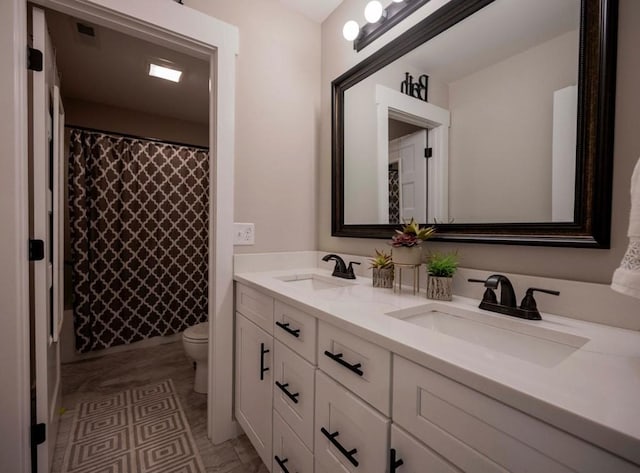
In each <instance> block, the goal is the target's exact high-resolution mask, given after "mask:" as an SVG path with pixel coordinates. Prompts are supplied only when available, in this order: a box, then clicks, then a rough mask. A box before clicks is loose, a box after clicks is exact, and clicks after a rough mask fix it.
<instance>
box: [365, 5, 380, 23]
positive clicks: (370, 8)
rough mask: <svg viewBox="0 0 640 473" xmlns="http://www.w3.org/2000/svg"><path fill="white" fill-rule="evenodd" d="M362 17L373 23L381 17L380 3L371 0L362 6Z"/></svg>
mask: <svg viewBox="0 0 640 473" xmlns="http://www.w3.org/2000/svg"><path fill="white" fill-rule="evenodd" d="M364 17H365V18H366V20H367V21H368V22H369V23H375V22H376V21H378V20H379V19H380V18H381V17H382V3H380V2H379V1H378V0H371V1H370V2H369V3H367V6H366V7H364Z"/></svg>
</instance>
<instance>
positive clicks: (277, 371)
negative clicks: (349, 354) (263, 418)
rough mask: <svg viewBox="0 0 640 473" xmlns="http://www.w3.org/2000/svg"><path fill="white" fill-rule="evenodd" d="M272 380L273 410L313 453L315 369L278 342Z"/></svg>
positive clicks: (276, 342)
mask: <svg viewBox="0 0 640 473" xmlns="http://www.w3.org/2000/svg"><path fill="white" fill-rule="evenodd" d="M273 376H274V385H273V386H274V387H273V408H274V409H275V410H276V411H278V412H279V413H280V415H282V418H283V419H284V420H285V421H287V424H289V425H290V426H291V428H292V429H293V430H294V431H295V432H296V434H298V436H299V437H300V439H301V440H302V441H303V442H304V443H305V445H306V446H307V447H309V448H311V449H313V415H314V412H313V408H314V402H313V400H314V398H315V369H314V367H313V366H311V365H310V364H309V363H307V362H306V361H305V360H303V359H302V358H300V357H299V356H298V355H296V354H295V353H294V352H292V351H291V350H289V349H288V348H287V347H285V346H284V345H283V344H282V343H280V342H278V341H275V360H274V368H273Z"/></svg>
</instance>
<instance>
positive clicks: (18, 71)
mask: <svg viewBox="0 0 640 473" xmlns="http://www.w3.org/2000/svg"><path fill="white" fill-rule="evenodd" d="M12 1H13V3H14V4H15V5H16V12H15V17H14V18H13V33H14V34H13V37H14V42H15V48H14V51H15V57H14V58H13V67H14V71H15V80H16V84H17V85H16V89H17V90H16V92H17V93H16V94H15V102H14V113H13V116H14V117H15V119H16V131H15V138H16V141H15V143H14V150H13V151H14V152H13V153H12V156H13V161H10V158H7V159H6V160H7V161H8V163H7V165H9V164H12V165H13V168H12V169H15V173H16V176H15V177H16V183H18V184H17V186H18V189H17V195H15V201H16V213H15V215H14V218H12V219H11V221H12V222H14V223H15V230H14V232H15V235H14V237H15V238H16V240H15V242H16V245H17V246H19V247H16V248H12V251H13V254H14V255H15V257H14V258H13V259H12V261H14V263H15V267H16V270H15V273H16V276H17V281H18V282H17V284H18V287H17V293H16V295H15V298H14V299H13V301H14V302H15V304H14V307H15V309H16V319H15V320H16V322H17V323H19V324H20V326H19V330H18V333H17V334H16V335H17V339H18V349H19V353H20V357H19V359H18V360H17V362H18V364H19V365H20V366H19V367H20V373H21V376H22V377H23V378H22V379H20V380H19V381H21V383H20V384H19V386H21V387H22V389H21V395H20V399H18V400H17V406H16V407H17V409H18V410H19V411H20V413H21V418H22V419H23V422H22V423H21V424H22V428H21V429H19V432H20V434H21V435H14V436H13V437H11V439H13V438H15V439H16V441H15V443H13V442H11V439H10V438H9V437H8V436H4V438H5V444H4V445H3V449H4V448H7V449H10V450H12V451H15V452H19V453H20V458H21V461H17V460H16V461H15V462H14V463H12V465H16V467H15V468H13V467H11V471H15V472H16V473H18V472H24V473H26V472H27V471H28V465H29V442H28V440H29V439H28V433H29V394H28V392H29V391H28V386H29V383H28V379H29V362H28V319H29V318H28V264H27V262H26V256H25V255H26V252H25V250H24V247H23V245H24V244H25V242H26V240H27V235H28V228H27V215H28V214H27V205H28V193H27V185H26V176H27V174H26V173H27V169H26V160H25V159H24V156H26V149H27V147H26V133H27V109H26V107H27V105H26V104H27V101H26V68H25V62H26V61H25V58H24V56H25V54H24V51H25V50H26V0H12ZM35 3H37V4H40V5H43V6H46V7H48V8H52V9H55V10H58V11H62V12H64V13H67V14H71V15H73V16H74V17H76V18H81V19H84V20H86V21H92V22H94V23H96V24H100V25H103V26H107V27H109V28H113V29H116V30H118V31H122V32H125V33H127V34H130V35H133V36H137V37H142V38H145V39H147V40H150V41H153V42H155V43H158V44H164V45H170V46H171V47H173V48H175V49H178V50H181V51H184V52H188V53H189V54H191V55H198V56H200V57H206V58H208V59H210V61H211V66H212V69H214V70H217V71H219V72H218V74H217V78H216V80H215V81H212V89H211V97H212V99H213V100H211V101H210V102H211V113H210V116H211V117H212V120H211V131H210V135H211V139H212V145H211V147H210V150H211V153H210V155H211V172H212V177H214V179H212V181H211V188H210V200H211V201H212V202H214V205H215V207H216V210H215V213H212V214H211V216H210V235H211V241H210V249H211V251H210V254H211V255H212V257H211V261H210V262H211V263H212V264H213V265H214V266H212V267H211V268H210V271H209V282H210V284H209V287H210V288H211V289H210V304H209V318H210V320H211V321H212V322H213V323H210V330H211V333H210V341H211V343H210V353H209V356H210V363H209V366H210V380H211V381H210V387H211V389H210V391H209V398H208V401H209V402H208V404H209V414H208V421H209V422H208V424H209V430H208V433H209V436H210V438H211V439H212V441H213V442H214V443H220V442H222V441H224V440H227V439H229V438H232V437H233V436H235V435H237V433H238V427H237V424H236V423H235V421H234V420H233V414H232V402H233V379H232V374H233V373H232V367H233V350H232V339H233V332H232V328H233V324H232V321H233V291H232V287H233V286H232V278H233V274H232V257H233V241H232V233H233V232H232V231H231V228H232V225H233V203H232V200H233V167H234V164H233V162H234V139H235V138H234V134H235V124H234V123H235V120H234V116H235V68H236V65H235V55H236V54H237V53H238V44H239V34H238V29H237V28H236V27H235V26H232V25H228V24H226V23H223V22H221V21H219V20H216V19H215V18H212V17H210V16H208V15H206V14H204V13H201V12H198V11H196V10H193V9H191V8H189V7H186V6H183V5H179V4H177V3H173V2H165V3H163V5H162V7H161V8H160V7H159V6H158V3H157V1H155V0H136V1H135V2H131V1H130V0H36V1H35ZM7 26H11V25H7ZM216 101H217V104H216ZM218 117H224V119H222V118H218ZM0 126H7V125H0ZM9 126H11V123H10V124H9ZM4 159H5V158H4V157H3V160H4ZM217 193H220V195H224V199H220V198H218V195H217ZM9 197H12V196H9ZM222 207H224V208H222ZM214 223H215V225H214ZM11 302H12V300H8V301H7V303H8V304H10V303H11ZM3 305H4V300H3ZM14 355H15V354H11V356H14ZM10 443H11V445H9V444H10ZM3 451H4V450H3ZM14 455H17V454H14ZM2 461H3V468H4V466H5V463H4V458H2Z"/></svg>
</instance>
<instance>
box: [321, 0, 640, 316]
mask: <svg viewBox="0 0 640 473" xmlns="http://www.w3.org/2000/svg"><path fill="white" fill-rule="evenodd" d="M365 3H366V1H365V0H345V1H344V2H343V4H342V5H341V6H340V7H339V8H338V9H337V10H336V11H335V12H334V13H333V14H332V15H331V16H330V17H329V18H328V19H327V20H326V21H325V22H324V23H323V25H322V51H323V66H322V135H321V138H322V140H321V148H320V172H319V176H318V182H319V184H318V187H319V191H320V194H319V202H318V205H319V208H320V212H319V222H318V225H319V226H318V241H319V249H321V250H323V251H332V252H342V253H353V254H361V255H364V254H371V253H373V250H374V248H376V247H377V248H381V247H383V245H385V242H384V241H383V240H368V239H355V238H333V237H331V81H332V80H333V79H335V78H336V77H338V76H339V75H340V74H342V73H344V72H345V71H346V70H348V69H349V68H350V67H352V66H353V65H355V64H356V63H357V62H359V61H361V60H363V59H364V58H365V57H367V56H368V55H369V54H371V53H372V52H373V51H375V50H376V49H377V48H379V47H380V45H381V44H382V43H386V42H387V41H389V39H390V38H391V37H396V36H397V35H398V34H400V33H401V32H402V31H403V30H405V29H406V28H407V27H408V26H410V25H413V24H415V23H416V22H417V21H418V20H419V19H421V18H422V17H424V16H425V14H424V12H426V11H427V8H426V7H429V8H433V7H436V6H438V5H439V4H442V2H437V0H432V1H431V2H429V3H428V4H427V5H426V6H425V7H423V8H421V9H420V10H419V11H418V12H417V13H416V14H415V17H414V16H412V17H410V18H408V19H407V20H405V21H404V22H403V23H401V24H400V25H398V26H396V27H394V28H393V29H392V30H391V31H390V32H389V33H387V34H385V35H384V36H383V37H382V38H380V39H379V40H377V41H376V42H375V43H373V44H372V45H369V46H367V47H366V48H365V49H364V50H363V51H362V52H361V53H356V52H354V50H353V49H352V45H351V43H349V42H347V41H345V40H344V39H343V38H342V34H341V30H342V26H343V25H344V22H345V21H346V20H347V19H349V18H350V17H355V18H359V16H360V15H361V12H362V9H363V8H364V5H365ZM639 22H640V2H638V1H637V0H620V18H619V32H618V72H617V74H618V79H617V93H616V97H617V98H616V130H615V150H614V182H613V223H612V231H611V236H612V242H611V245H612V248H611V249H610V250H592V249H572V248H568V249H565V248H542V247H541V248H538V247H522V246H508V245H482V244H457V245H455V244H436V243H430V244H429V247H431V248H437V249H458V250H459V255H460V257H461V260H462V261H461V262H462V265H463V266H466V267H470V268H479V269H485V270H487V271H503V272H512V273H525V274H531V275H539V276H547V277H554V278H563V279H570V280H578V281H590V282H600V283H609V282H610V281H611V276H612V273H613V271H614V269H615V268H616V267H617V266H618V264H619V262H620V260H621V258H622V256H623V254H624V252H625V250H626V247H627V242H628V240H627V237H626V233H627V227H628V224H629V210H630V200H629V189H630V178H631V172H632V169H633V166H634V165H635V162H636V160H637V159H638V156H639V155H640V133H638V126H637V123H638V118H637V117H638V111H639V110H640V94H639V93H638V88H637V84H639V83H640V55H639V54H638V52H637V45H638V43H640V30H638V28H637V25H638V23H639ZM602 320H603V322H606V320H607V316H606V314H603V316H602Z"/></svg>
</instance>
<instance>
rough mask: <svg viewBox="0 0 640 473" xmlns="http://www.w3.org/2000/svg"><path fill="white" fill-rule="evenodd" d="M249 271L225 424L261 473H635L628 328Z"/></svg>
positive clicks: (639, 434)
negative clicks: (231, 423) (534, 317)
mask: <svg viewBox="0 0 640 473" xmlns="http://www.w3.org/2000/svg"><path fill="white" fill-rule="evenodd" d="M260 269H265V270H256V269H250V270H249V269H248V268H246V267H244V268H239V269H238V268H237V269H236V275H235V281H236V285H235V301H236V306H235V310H236V314H235V326H236V334H235V336H236V355H235V356H236V362H235V378H236V385H235V416H236V419H237V420H238V422H239V423H240V425H241V427H242V429H243V430H244V431H245V433H246V434H247V436H248V437H249V439H250V440H251V443H252V444H253V445H254V447H255V448H256V450H257V451H258V453H259V455H260V457H261V458H262V460H263V461H264V463H265V464H266V465H267V467H268V468H269V470H270V471H273V472H284V473H296V472H297V473H311V472H314V471H315V472H316V473H336V472H358V471H360V472H366V473H378V472H380V473H393V472H396V473H404V472H406V473H417V472H451V473H453V472H545V473H551V472H572V471H577V472H593V473H605V472H612V473H613V472H615V473H623V472H638V471H640V466H639V465H640V334H638V333H635V332H632V331H627V330H622V329H616V328H612V327H607V326H603V325H598V324H593V323H589V322H583V321H579V320H574V319H570V318H567V317H560V316H554V315H550V314H546V313H544V304H543V303H541V304H540V305H541V309H542V311H543V314H542V318H543V320H541V321H529V320H522V319H517V318H514V317H509V316H505V315H500V314H496V313H492V312H488V311H485V310H481V309H479V308H478V303H479V301H478V300H474V299H469V298H464V297H457V296H454V299H453V301H452V302H439V301H429V300H428V299H426V298H425V297H424V294H420V295H415V296H414V295H411V294H410V291H406V292H404V293H394V292H393V290H391V289H377V288H373V287H372V284H371V280H370V279H368V278H364V277H358V278H357V279H356V280H344V279H338V278H335V277H331V272H330V271H328V270H326V269H320V268H318V267H310V268H302V267H301V268H291V269H286V270H282V269H281V270H273V269H266V268H260ZM245 270H246V271H245Z"/></svg>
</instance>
